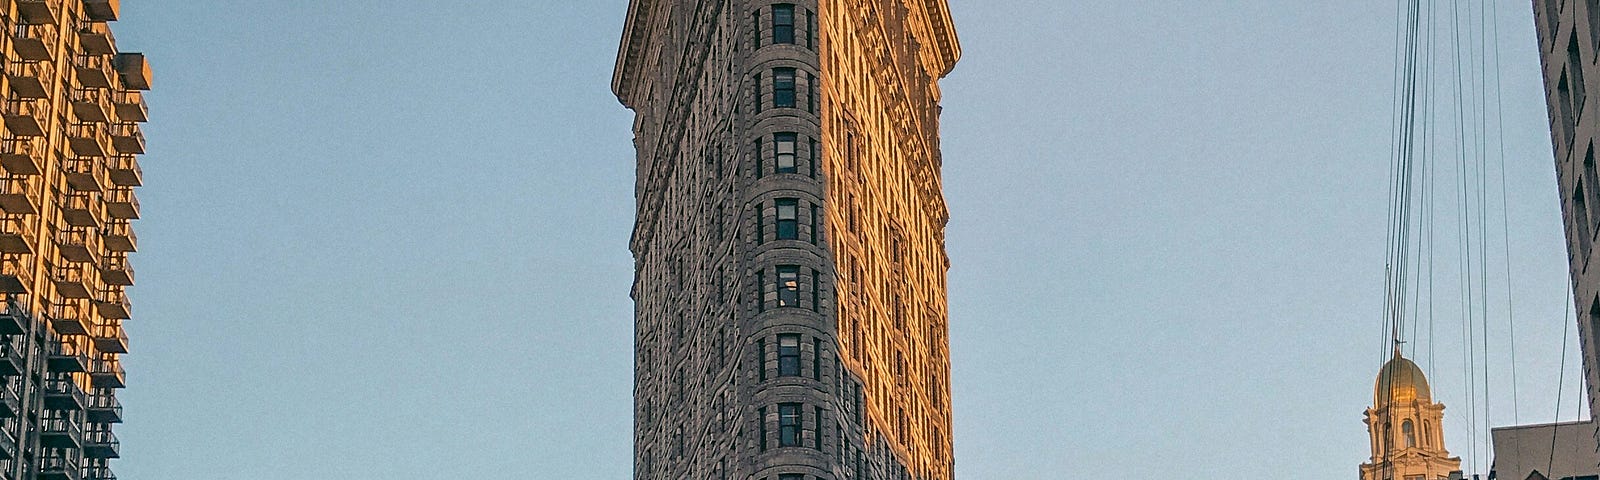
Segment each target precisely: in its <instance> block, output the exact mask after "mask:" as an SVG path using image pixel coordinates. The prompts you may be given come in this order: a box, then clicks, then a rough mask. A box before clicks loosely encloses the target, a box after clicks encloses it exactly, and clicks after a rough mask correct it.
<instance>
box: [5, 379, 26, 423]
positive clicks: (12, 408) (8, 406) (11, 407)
mask: <svg viewBox="0 0 1600 480" xmlns="http://www.w3.org/2000/svg"><path fill="white" fill-rule="evenodd" d="M18 415H22V399H21V398H19V397H18V396H17V392H16V391H13V390H12V389H11V385H9V384H7V383H0V418H16V416H18Z"/></svg>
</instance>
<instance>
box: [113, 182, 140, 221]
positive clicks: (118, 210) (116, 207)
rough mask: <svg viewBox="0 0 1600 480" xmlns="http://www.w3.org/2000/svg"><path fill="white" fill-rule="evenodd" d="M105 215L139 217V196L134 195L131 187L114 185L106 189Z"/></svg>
mask: <svg viewBox="0 0 1600 480" xmlns="http://www.w3.org/2000/svg"><path fill="white" fill-rule="evenodd" d="M105 200H106V215H109V216H111V218H114V219H121V220H135V219H138V218H139V197H138V196H137V195H134V193H133V187H115V188H112V189H110V190H107V191H106V195H105Z"/></svg>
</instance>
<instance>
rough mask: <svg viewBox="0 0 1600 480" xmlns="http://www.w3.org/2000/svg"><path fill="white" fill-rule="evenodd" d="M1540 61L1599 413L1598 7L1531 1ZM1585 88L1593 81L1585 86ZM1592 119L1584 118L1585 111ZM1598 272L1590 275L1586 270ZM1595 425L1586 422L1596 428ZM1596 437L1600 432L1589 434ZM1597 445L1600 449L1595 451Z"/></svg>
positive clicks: (1565, 0) (1566, 0)
mask: <svg viewBox="0 0 1600 480" xmlns="http://www.w3.org/2000/svg"><path fill="white" fill-rule="evenodd" d="M1533 11H1534V16H1535V17H1536V21H1535V25H1536V26H1537V30H1538V32H1539V56H1540V58H1541V59H1542V60H1543V69H1544V80H1545V82H1544V83H1545V98H1546V106H1547V107H1548V108H1549V112H1550V141H1551V146H1552V147H1553V149H1554V150H1555V157H1556V158H1555V166H1556V178H1557V183H1558V184H1559V186H1560V189H1561V191H1560V194H1561V214H1562V215H1561V216H1562V219H1563V220H1565V223H1566V234H1567V260H1568V265H1569V267H1570V268H1569V269H1568V272H1569V273H1571V275H1572V286H1573V295H1574V296H1575V298H1574V300H1575V303H1574V305H1576V309H1577V315H1578V336H1579V338H1580V339H1581V340H1582V341H1581V342H1580V343H1581V344H1582V349H1583V366H1584V369H1583V370H1584V377H1585V379H1586V381H1585V382H1584V384H1585V385H1588V386H1589V387H1588V388H1589V391H1588V392H1587V393H1588V397H1589V411H1590V412H1595V411H1600V410H1596V409H1600V403H1597V401H1600V344H1596V343H1595V335H1596V334H1597V333H1600V265H1597V264H1600V261H1597V260H1596V257H1600V252H1596V251H1595V248H1594V244H1595V240H1596V239H1595V234H1596V233H1597V232H1600V211H1597V210H1596V209H1597V208H1600V169H1597V168H1596V166H1595V144H1596V143H1597V142H1600V118H1596V114H1600V105H1595V104H1594V103H1592V102H1589V101H1588V92H1600V90H1596V87H1600V65H1597V64H1596V63H1595V59H1596V58H1600V57H1596V55H1600V1H1596V0H1534V1H1533ZM1591 82H1595V83H1597V84H1596V85H1595V87H1591V86H1590V85H1589V84H1590V83H1591ZM1591 110H1592V111H1595V112H1596V113H1588V112H1589V111H1591ZM1591 266H1594V267H1597V268H1595V269H1594V270H1590V269H1589V267H1591ZM1594 425H1595V424H1592V423H1591V424H1590V426H1594ZM1591 433H1592V435H1591V438H1600V430H1597V431H1594V432H1591ZM1596 447H1600V445H1596Z"/></svg>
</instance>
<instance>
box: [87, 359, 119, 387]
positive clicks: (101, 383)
mask: <svg viewBox="0 0 1600 480" xmlns="http://www.w3.org/2000/svg"><path fill="white" fill-rule="evenodd" d="M127 380H128V374H127V372H125V371H123V370H122V361H121V360H118V359H117V355H116V354H106V355H104V356H103V358H97V359H95V360H94V362H93V363H92V364H91V365H90V366H89V383H90V386H93V387H94V388H122V387H125V386H127V385H128V382H127Z"/></svg>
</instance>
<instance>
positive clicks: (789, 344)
mask: <svg viewBox="0 0 1600 480" xmlns="http://www.w3.org/2000/svg"><path fill="white" fill-rule="evenodd" d="M778 376H780V377H798V376H800V336H799V335H778Z"/></svg>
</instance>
